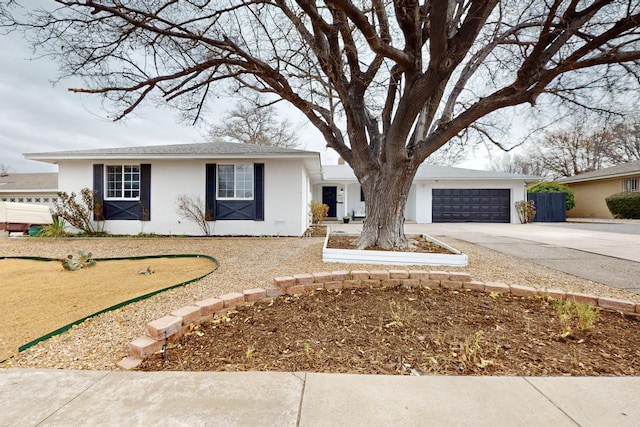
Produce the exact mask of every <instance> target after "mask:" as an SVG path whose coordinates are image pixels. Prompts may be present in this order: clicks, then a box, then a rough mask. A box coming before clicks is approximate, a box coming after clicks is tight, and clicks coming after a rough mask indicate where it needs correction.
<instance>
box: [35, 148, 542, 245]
mask: <svg viewBox="0 0 640 427" xmlns="http://www.w3.org/2000/svg"><path fill="white" fill-rule="evenodd" d="M25 157H26V158H28V159H31V160H36V161H41V162H47V163H54V164H57V165H58V176H59V180H58V184H59V185H58V189H59V190H60V191H64V192H67V193H70V192H75V193H76V194H78V193H79V192H80V190H81V189H83V188H91V189H94V190H96V191H97V197H98V200H99V201H100V202H101V203H102V206H103V216H104V219H105V220H106V221H105V231H108V232H110V233H113V234H138V233H140V232H145V233H158V234H174V235H175V234H187V235H198V234H201V231H200V230H199V228H198V227H197V225H196V224H195V223H193V222H190V221H188V220H185V219H183V218H180V217H179V215H178V213H177V212H176V200H177V198H178V197H179V196H180V195H187V196H190V197H192V198H200V199H201V200H202V202H203V203H206V207H207V209H208V212H209V214H210V217H211V218H212V223H211V224H212V230H213V234H215V235H253V236H255V235H283V236H285V235H287V236H300V235H302V234H303V233H304V231H305V230H306V228H307V226H308V225H309V223H310V220H311V218H310V212H309V204H310V202H311V200H312V199H316V200H319V201H322V202H323V203H327V204H328V205H329V216H330V217H332V218H342V216H344V215H353V214H355V216H356V217H357V218H364V216H365V215H366V207H365V203H364V200H363V199H364V198H363V197H362V192H361V189H360V184H359V183H358V181H357V180H356V178H355V176H354V174H353V171H352V170H351V168H350V167H349V166H348V165H344V164H342V165H330V166H321V163H320V154H319V153H317V152H313V151H303V150H294V149H286V148H277V147H268V146H260V145H249V144H233V143H223V142H215V143H199V144H181V145H162V146H153V147H128V148H111V149H97V150H77V151H60V152H51V153H31V154H25ZM538 179H539V177H532V176H527V175H513V174H507V173H500V172H490V171H476V170H469V169H459V168H451V167H443V166H427V165H424V166H421V167H420V168H419V169H418V173H417V175H416V179H415V181H414V184H413V186H412V188H411V191H410V194H409V200H408V204H407V208H406V219H407V220H408V221H415V222H418V223H430V222H471V221H476V222H514V223H517V222H519V221H518V216H517V213H516V211H515V208H514V204H515V202H517V201H519V200H523V199H525V197H526V193H525V186H526V184H527V183H529V182H531V181H534V180H538Z"/></svg>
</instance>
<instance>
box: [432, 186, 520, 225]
mask: <svg viewBox="0 0 640 427" xmlns="http://www.w3.org/2000/svg"><path fill="white" fill-rule="evenodd" d="M431 200H432V213H433V214H432V216H433V217H432V221H433V222H510V221H511V191H510V190H509V189H482V188H480V189H455V188H454V189H451V188H445V189H434V190H432V197H431Z"/></svg>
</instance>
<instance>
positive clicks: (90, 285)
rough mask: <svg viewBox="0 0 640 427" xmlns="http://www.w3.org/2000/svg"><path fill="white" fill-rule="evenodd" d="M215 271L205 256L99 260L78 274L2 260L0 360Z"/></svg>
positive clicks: (50, 264) (52, 265) (53, 264)
mask: <svg viewBox="0 0 640 427" xmlns="http://www.w3.org/2000/svg"><path fill="white" fill-rule="evenodd" d="M215 268H216V264H215V263H214V262H213V261H211V260H210V259H208V258H204V257H200V258H147V259H139V260H113V261H98V262H97V263H96V265H95V266H93V267H89V268H85V269H82V270H78V271H69V270H65V269H64V268H63V267H62V263H61V262H60V261H47V262H45V261H34V260H26V259H11V258H6V259H0V271H1V272H2V276H3V277H4V278H3V280H2V283H1V284H0V305H1V306H2V310H0V360H4V359H6V358H7V357H9V356H11V355H14V354H16V353H17V352H18V347H20V346H21V345H23V344H26V343H28V342H30V341H32V340H34V339H37V338H39V337H41V336H43V335H45V334H47V333H49V332H51V331H54V330H56V329H58V328H60V327H63V326H65V325H68V324H69V323H72V322H74V321H76V320H78V319H82V318H84V317H86V316H89V315H91V314H93V313H96V312H98V311H100V310H103V309H105V308H108V307H111V306H113V305H116V304H118V303H121V302H124V301H127V300H130V299H132V298H135V297H138V296H141V295H146V294H148V293H151V292H153V291H157V290H160V289H164V288H167V287H169V286H172V285H176V284H178V283H182V282H185V281H189V280H191V279H195V278H197V277H201V276H203V275H205V274H207V273H209V272H211V271H212V270H214V269H215ZM147 269H149V271H151V272H152V273H151V274H140V273H141V272H147Z"/></svg>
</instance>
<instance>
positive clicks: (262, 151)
mask: <svg viewBox="0 0 640 427" xmlns="http://www.w3.org/2000/svg"><path fill="white" fill-rule="evenodd" d="M207 155H239V156H240V155H241V156H247V155H260V156H264V155H318V153H316V152H314V151H304V150H296V149H292V148H280V147H271V146H266V145H254V144H240V143H230V142H203V143H194V144H174V145H152V146H140V147H117V148H98V149H89V150H70V151H53V152H47V153H25V157H27V158H28V159H34V160H37V159H45V158H74V157H81V158H91V157H101V156H107V157H114V156H124V157H132V156H153V157H155V156H167V157H171V156H177V157H188V156H196V157H199V156H207Z"/></svg>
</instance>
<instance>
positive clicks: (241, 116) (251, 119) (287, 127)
mask: <svg viewBox="0 0 640 427" xmlns="http://www.w3.org/2000/svg"><path fill="white" fill-rule="evenodd" d="M209 138H211V139H215V138H220V139H222V140H224V141H227V142H241V143H244V144H256V145H270V146H273V147H283V148H293V147H296V146H297V145H298V137H297V136H296V132H295V129H294V128H293V126H292V124H291V122H289V121H288V120H287V119H284V120H279V119H278V118H277V117H276V110H275V108H274V105H273V103H267V102H265V100H264V98H263V97H260V96H255V97H253V98H250V99H243V100H241V101H239V102H238V103H237V104H236V106H235V108H233V109H231V110H227V112H226V115H225V116H224V118H223V120H222V123H220V124H218V125H215V126H212V127H211V129H210V131H209Z"/></svg>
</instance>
